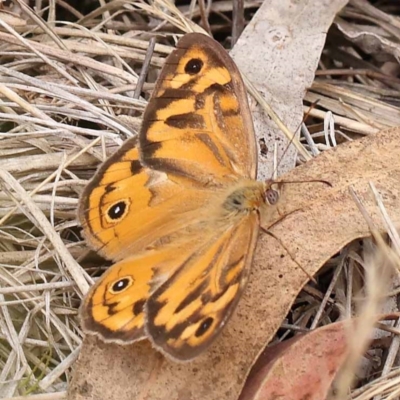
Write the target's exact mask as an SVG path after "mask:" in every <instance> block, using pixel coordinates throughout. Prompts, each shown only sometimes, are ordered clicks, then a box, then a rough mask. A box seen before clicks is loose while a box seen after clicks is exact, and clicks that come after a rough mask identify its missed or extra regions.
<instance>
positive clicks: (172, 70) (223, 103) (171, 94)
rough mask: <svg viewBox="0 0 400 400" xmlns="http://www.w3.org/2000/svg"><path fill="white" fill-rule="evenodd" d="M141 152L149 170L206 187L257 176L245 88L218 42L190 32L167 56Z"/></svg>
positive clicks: (146, 120) (146, 119) (147, 114)
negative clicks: (179, 177)
mask: <svg viewBox="0 0 400 400" xmlns="http://www.w3.org/2000/svg"><path fill="white" fill-rule="evenodd" d="M140 148H141V159H142V161H143V163H144V164H145V165H146V166H148V167H150V168H154V169H156V170H159V171H164V172H167V173H172V174H177V175H181V176H185V177H189V178H190V179H192V180H194V181H198V182H201V183H202V184H211V185H213V184H219V183H220V182H223V181H225V180H230V179H232V178H233V179H235V177H237V176H242V177H249V178H255V174H256V152H255V151H256V150H255V142H254V132H253V123H252V119H251V114H250V111H249V108H248V102H247V97H246V92H245V88H244V84H243V81H242V78H241V76H240V73H239V71H238V69H237V67H236V66H235V64H234V63H233V61H232V60H231V58H230V57H229V56H228V54H227V53H226V51H225V49H224V48H223V47H222V46H220V45H219V44H218V43H216V42H215V41H214V40H212V39H210V38H208V37H206V36H204V35H201V34H198V33H192V34H187V35H185V36H184V37H183V38H182V39H181V40H180V41H179V43H178V45H177V49H176V50H174V51H173V52H172V54H171V55H170V56H169V57H168V58H167V60H166V63H165V66H164V68H163V70H162V72H161V75H160V77H159V79H158V83H157V85H156V87H155V90H154V92H153V95H152V98H151V99H150V102H149V105H148V107H147V109H146V111H145V114H144V117H143V126H142V130H141V133H140Z"/></svg>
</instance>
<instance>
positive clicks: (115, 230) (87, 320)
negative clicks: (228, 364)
mask: <svg viewBox="0 0 400 400" xmlns="http://www.w3.org/2000/svg"><path fill="white" fill-rule="evenodd" d="M255 173H256V157H255V142H254V133H253V125H252V121H251V115H250V111H249V108H248V103H247V98H246V92H245V89H244V85H243V82H242V80H241V77H240V74H239V72H238V70H237V68H236V66H235V65H234V63H233V61H232V60H231V59H230V58H229V56H228V55H227V54H226V52H225V50H224V49H223V48H222V47H221V46H220V45H219V44H217V43H216V42H214V41H213V40H212V39H210V38H208V37H206V36H204V35H201V34H188V35H185V36H184V37H183V38H182V39H181V40H180V41H179V43H178V46H177V49H176V50H175V51H174V52H173V53H171V55H170V56H169V57H168V58H167V60H166V63H165V66H164V68H163V70H162V72H161V75H160V77H159V80H158V83H157V85H156V88H155V90H154V92H153V95H152V97H151V99H150V101H149V105H148V107H147V109H146V111H145V114H144V118H143V126H142V129H141V132H140V135H139V145H138V143H137V141H136V139H130V140H128V141H127V143H125V144H124V146H122V148H121V149H120V150H119V151H118V152H117V153H116V154H114V155H113V156H112V157H111V158H110V159H109V160H107V161H106V162H105V163H104V164H103V166H102V167H101V168H100V169H99V171H98V172H97V174H96V175H95V177H94V178H93V180H92V181H91V183H90V184H89V185H88V187H87V188H86V189H85V191H84V193H83V196H82V199H81V203H80V209H79V217H80V220H81V223H82V226H83V228H84V234H85V237H86V238H87V240H88V242H89V243H90V244H91V246H92V247H93V248H95V249H96V250H98V251H99V252H100V253H101V254H102V255H104V256H105V257H107V258H111V259H113V260H115V261H117V263H116V264H114V265H113V266H112V267H110V269H109V270H108V271H107V272H106V273H105V274H104V275H103V276H102V277H101V278H100V279H99V280H98V282H96V284H95V285H94V287H93V288H92V289H91V291H90V293H89V294H88V296H87V297H86V299H85V301H84V303H83V305H82V308H81V318H82V325H83V328H84V330H85V331H86V332H87V333H92V334H97V335H98V336H100V337H102V338H103V339H104V340H105V341H116V342H119V343H129V342H132V341H135V340H139V339H141V338H143V337H144V335H145V334H147V336H149V338H150V339H151V340H152V342H153V343H154V344H155V346H156V347H158V348H159V349H161V350H162V351H163V352H164V353H166V354H167V355H169V356H171V357H172V358H174V359H178V360H185V359H191V358H193V357H195V356H196V355H198V354H199V353H200V352H201V351H203V350H204V349H205V348H206V347H208V346H209V345H210V344H211V343H212V341H213V340H214V339H215V337H216V336H217V335H218V333H219V332H220V330H221V328H222V327H223V325H224V324H225V322H226V320H227V319H228V318H229V316H230V315H231V313H232V311H233V309H234V307H235V305H236V303H237V301H238V299H239V297H240V294H241V292H242V291H243V288H244V286H245V282H246V279H247V274H248V271H249V266H250V264H251V260H252V257H253V252H254V248H255V244H256V238H257V234H258V226H259V217H258V213H257V212H256V211H254V212H250V213H249V212H245V213H242V214H241V213H237V212H236V209H235V207H237V204H238V203H240V202H241V201H243V196H244V197H246V196H247V195H246V194H245V193H247V192H246V190H247V189H246V190H244V191H243V190H242V189H243V187H244V188H246V185H250V186H251V187H252V188H253V187H254V188H255V189H254V190H253V189H252V190H253V191H254V193H255V192H257V196H258V197H260V196H261V195H260V194H259V192H260V193H261V192H262V190H263V188H264V187H263V184H258V183H255V182H252V181H249V178H254V177H255ZM235 191H236V192H238V193H236V192H235ZM234 192H235V193H234ZM257 196H256V197H257ZM250 197H251V196H250ZM258 200H259V199H258ZM258 200H257V201H258ZM251 201H253V200H251ZM232 204H233V209H232ZM232 210H233V211H232Z"/></svg>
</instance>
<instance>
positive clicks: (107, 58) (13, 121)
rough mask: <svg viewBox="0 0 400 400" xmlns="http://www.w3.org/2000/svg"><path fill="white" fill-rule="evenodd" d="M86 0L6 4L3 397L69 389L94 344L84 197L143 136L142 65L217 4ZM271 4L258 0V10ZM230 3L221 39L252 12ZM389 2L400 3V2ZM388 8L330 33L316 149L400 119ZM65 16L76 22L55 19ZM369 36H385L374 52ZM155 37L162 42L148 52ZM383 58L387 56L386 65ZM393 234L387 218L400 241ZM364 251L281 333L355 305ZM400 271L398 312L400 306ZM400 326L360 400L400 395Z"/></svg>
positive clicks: (328, 269)
mask: <svg viewBox="0 0 400 400" xmlns="http://www.w3.org/2000/svg"><path fill="white" fill-rule="evenodd" d="M39 3H40V2H38V4H39ZM83 3H85V2H82V8H80V9H79V10H76V9H73V8H72V7H71V6H68V5H67V4H66V3H64V2H60V3H59V4H60V5H59V6H58V7H57V8H55V7H54V4H55V3H53V2H50V6H48V7H47V5H46V8H44V9H41V8H40V7H39V8H37V9H36V13H33V12H32V10H31V9H30V8H28V7H27V6H25V3H24V2H23V1H20V0H18V1H15V2H14V3H13V8H12V10H11V9H9V8H8V5H6V6H5V9H1V8H0V187H1V191H0V397H6V398H11V397H14V398H19V397H18V396H22V395H31V398H32V399H43V400H44V399H52V400H53V399H63V398H65V396H66V394H65V393H66V389H67V385H68V382H69V380H70V373H71V366H72V365H73V363H74V361H75V359H76V357H77V355H78V352H79V347H80V344H81V340H82V332H81V330H80V327H79V322H78V320H77V309H78V307H79V304H80V300H81V298H82V294H83V293H85V292H86V290H87V288H88V287H89V284H90V283H91V282H92V278H91V275H93V274H95V273H97V274H98V273H99V268H100V267H103V266H105V265H106V264H105V262H104V261H103V260H101V259H100V258H99V257H98V256H96V255H95V254H93V253H91V252H89V251H88V250H87V247H86V246H85V244H84V243H83V242H82V240H81V237H80V230H79V227H78V226H77V221H76V220H75V215H76V207H77V203H78V197H79V193H80V192H81V190H82V189H83V187H84V186H85V184H86V183H87V180H88V179H89V178H90V177H91V176H92V175H93V173H94V171H95V169H96V168H97V166H98V164H99V163H100V162H101V161H103V160H104V159H105V158H106V156H107V155H109V154H111V153H112V152H114V151H115V150H116V148H117V147H118V146H119V145H120V144H121V143H122V142H123V141H124V140H125V139H126V138H128V137H130V136H132V135H133V134H135V133H136V132H137V129H138V126H139V125H140V115H141V113H142V111H143V109H144V107H145V105H146V101H145V100H144V98H145V97H147V96H148V94H149V92H150V91H151V89H152V87H153V84H152V83H145V82H144V81H143V79H141V78H140V72H141V70H142V65H143V63H146V61H149V63H148V64H149V65H148V66H147V69H148V74H147V75H148V79H147V81H148V82H154V80H155V76H156V73H157V71H158V69H159V67H160V66H161V65H162V63H163V59H164V58H165V56H166V55H167V54H168V53H169V52H170V51H171V48H172V47H170V45H169V44H172V43H173V40H172V39H173V37H175V36H176V33H177V32H182V31H190V30H199V29H200V28H199V27H198V26H197V25H195V24H194V23H192V22H190V21H189V19H190V18H192V19H193V20H194V21H196V22H199V21H201V20H203V21H204V20H205V19H207V15H204V13H205V12H206V11H207V10H206V11H205V10H204V9H202V8H201V7H199V6H198V5H197V3H196V2H190V5H189V2H188V5H186V6H183V7H181V8H180V9H179V10H178V9H177V8H175V7H174V6H172V5H171V4H170V3H169V2H167V1H166V0H157V1H154V2H152V3H151V5H149V4H148V3H146V2H144V1H111V2H108V3H105V2H102V1H100V2H99V3H100V5H101V6H100V7H98V8H95V9H93V10H90V9H87V10H85V7H83ZM199 3H200V2H199ZM259 3H260V2H257V1H253V2H247V3H245V11H246V15H247V16H248V13H250V12H253V11H255V10H256V8H257V6H258V5H259ZM361 3H362V2H361ZM387 3H390V2H387ZM46 4H47V3H46ZM88 4H89V3H88ZM231 7H232V4H231V2H228V1H219V2H217V1H215V2H213V3H211V13H210V18H209V27H210V29H211V30H212V31H213V32H214V33H218V34H219V36H224V35H226V34H228V33H229V32H230V31H231V30H232V28H233V30H234V32H236V33H235V34H236V35H237V31H238V29H239V28H240V26H239V25H238V24H239V22H240V18H238V19H235V18H234V20H233V22H232V21H231V20H230V19H229V18H226V16H230V12H231ZM387 7H388V10H389V11H391V12H393V13H394V11H393V10H394V9H395V8H396V7H397V12H398V11H399V7H398V6H396V3H395V1H393V2H392V4H391V6H387ZM390 7H391V8H390ZM10 10H11V11H13V13H14V14H10V13H9V11H10ZM184 16H185V17H186V18H185V17H184ZM386 17H388V15H387V14H385V15H382V14H380V13H378V12H377V11H376V10H375V11H374V9H372V10H371V9H369V8H365V7H362V4H361V6H360V1H353V2H352V5H351V6H349V7H347V8H346V9H345V10H344V11H343V12H342V14H341V16H340V19H339V18H338V22H339V23H340V24H341V25H339V28H338V27H335V28H334V29H332V31H331V32H330V34H329V36H328V38H329V40H328V44H327V45H326V50H325V51H324V54H323V56H322V59H321V62H320V70H319V71H318V73H317V78H316V80H315V83H314V85H313V87H312V88H311V89H310V91H309V92H308V93H307V96H306V98H305V104H304V107H305V110H307V112H308V113H309V118H308V119H307V121H306V122H307V123H306V124H304V125H303V127H302V133H303V139H302V142H303V143H304V147H305V149H306V150H302V151H304V152H305V153H304V154H306V155H304V154H303V155H304V157H306V158H309V157H310V156H311V155H316V154H318V153H319V152H320V151H323V150H325V149H326V148H329V147H331V146H332V145H336V141H338V142H342V141H345V140H352V139H354V138H357V137H359V136H360V135H367V134H371V133H373V132H376V131H377V130H379V129H381V128H383V127H388V126H395V125H400V108H399V106H398V105H399V100H400V99H399V95H398V89H399V87H400V80H399V79H398V78H397V77H396V71H397V70H398V64H397V62H396V61H395V59H394V57H393V55H394V50H393V48H394V47H397V51H398V48H399V42H400V40H399V39H400V35H399V32H400V29H399V28H400V27H399V26H398V22H397V21H398V20H397V19H393V18H392V19H390V18H386ZM65 19H68V20H69V21H72V22H63V23H60V22H58V23H57V24H55V21H60V20H65ZM371 19H372V20H373V22H371ZM383 22H385V24H383ZM350 28H351V29H353V30H354V29H359V30H361V31H363V32H366V34H365V38H364V43H361V44H360V42H358V44H357V45H356V44H354V43H353V42H352V41H345V40H348V39H349V35H347V34H346V33H343V32H344V31H346V29H347V30H348V31H350ZM370 32H372V33H373V34H376V35H378V36H379V35H380V36H379V37H382V38H384V39H385V41H386V42H385V43H384V44H382V45H381V47H380V48H379V54H378V51H376V52H375V53H374V52H373V53H372V55H371V56H368V61H366V59H367V57H366V55H365V51H366V50H365V48H366V47H368V45H369V44H370V40H372V39H370V37H369V36H368V33H370ZM346 36H347V39H346ZM153 37H156V38H157V44H155V47H154V52H153V54H149V53H148V51H147V49H148V42H149V40H150V39H151V38H153ZM361 42H362V40H361ZM387 42H390V43H392V44H393V46H390V45H389V44H390V43H389V44H388V43H387ZM337 43H341V46H340V48H339V47H338V45H337ZM362 49H364V51H363V50H362ZM391 52H392V53H391ZM378 55H379V57H378ZM150 56H151V58H150ZM384 56H385V57H386V60H387V61H385V62H382V61H380V60H382V57H384ZM146 72H147V71H146ZM142 76H145V75H144V74H142ZM138 81H139V84H140V85H142V87H141V91H138V90H137V89H136V88H137V84H138ZM135 89H136V91H135ZM140 92H141V94H142V97H140V96H139V93H140ZM316 100H318V101H319V102H318V104H317V105H316V106H315V107H314V108H312V109H311V111H310V109H309V105H310V104H311V103H312V102H314V101H316ZM332 115H334V121H335V124H336V125H335V126H333V125H332V123H331V122H332V120H331V116H332ZM288 134H289V135H290V132H289V133H288ZM394 231H395V230H394V229H393V227H390V225H388V232H390V233H391V239H392V241H393V243H398V241H397V240H398V239H396V238H395V236H394V233H393V232H394ZM394 247H395V250H396V251H397V252H398V249H399V246H398V245H397V244H396V246H394ZM364 248H365V243H360V242H357V243H353V244H351V245H349V246H348V247H347V248H345V249H344V250H343V251H342V252H341V254H339V255H338V256H337V257H336V258H334V259H332V260H331V261H330V263H328V264H327V265H326V266H325V267H324V268H323V269H322V270H321V272H320V274H319V275H318V277H317V280H318V282H319V284H318V285H309V286H307V287H306V288H305V290H304V291H303V293H302V294H301V295H300V296H299V299H298V302H297V303H296V304H295V305H294V307H293V310H292V312H291V314H290V316H289V318H292V320H288V323H287V324H284V325H283V328H282V329H283V330H284V331H285V332H284V331H283V330H282V331H281V332H280V334H279V338H280V340H282V339H283V338H285V337H286V336H287V335H288V334H292V333H293V332H295V331H298V330H300V331H301V330H308V329H310V328H315V327H317V326H319V325H321V324H326V323H329V322H331V321H334V320H335V319H337V318H339V316H340V317H342V316H351V315H354V314H355V311H354V302H355V300H354V296H355V295H356V293H358V292H359V291H360V290H361V291H362V290H363V287H364V272H363V271H362V270H361V269H360V268H359V265H360V264H362V263H361V262H359V261H360V260H359V257H360V254H361V253H362V251H363V249H364ZM396 279H397V278H396ZM396 279H393V280H392V281H391V282H392V283H391V285H392V287H391V288H390V294H389V297H388V299H389V300H386V302H385V304H386V306H387V308H389V309H387V310H386V312H392V311H397V310H394V309H393V307H394V304H395V299H397V296H398V290H397V285H398V283H397V280H396ZM332 294H334V295H335V300H333V297H332ZM300 302H301V303H302V304H303V305H302V306H301V307H300V308H299V307H298V304H299V303H300ZM399 327H400V326H399V324H398V323H397V325H395V328H396V331H395V332H396V333H393V334H386V336H385V342H384V344H383V345H382V349H383V350H382V351H380V352H379V351H375V353H374V354H378V356H377V357H380V360H381V362H382V364H383V365H384V367H383V369H379V368H375V366H374V365H373V363H372V362H370V363H369V365H368V366H367V367H366V368H365V370H368V372H366V373H365V374H364V376H363V377H362V379H360V380H359V381H358V383H357V384H358V386H359V388H358V389H355V391H354V393H353V398H354V399H358V400H361V399H367V398H372V396H374V395H376V394H382V395H383V397H382V398H385V399H389V398H395V397H390V396H395V393H397V392H398V386H399V380H400V372H399V370H398V369H397V368H396V367H397V366H398V362H396V355H397V352H398V346H399V336H398V330H399ZM286 328H288V329H286ZM289 328H290V329H289ZM283 332H284V333H283ZM382 343H383V340H382ZM385 346H386V347H385ZM376 374H379V375H376ZM370 376H373V377H374V380H373V381H371V379H370V378H369V377H370ZM396 391H397V392H396ZM396 395H397V394H396ZM368 396H369V397H368Z"/></svg>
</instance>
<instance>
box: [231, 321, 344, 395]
mask: <svg viewBox="0 0 400 400" xmlns="http://www.w3.org/2000/svg"><path fill="white" fill-rule="evenodd" d="M346 325H348V321H342V322H338V323H335V324H331V325H327V326H324V327H322V328H319V329H316V330H314V331H311V332H309V333H307V334H301V335H298V336H296V337H294V338H293V339H290V340H287V341H285V342H282V343H279V344H276V345H274V346H271V347H267V348H266V349H265V351H264V352H263V353H262V354H261V355H260V357H259V359H258V360H257V363H256V364H255V365H254V367H253V369H252V371H251V373H250V375H249V379H248V380H247V382H246V385H245V387H244V388H243V391H242V393H241V395H240V397H239V400H273V399H285V400H301V399H307V400H321V399H325V398H326V396H327V394H328V392H329V389H330V387H331V384H332V381H333V379H334V377H335V375H336V373H337V371H338V370H339V368H340V367H341V365H342V363H343V361H344V360H345V358H346V354H347V350H348V336H347V335H348V327H346Z"/></svg>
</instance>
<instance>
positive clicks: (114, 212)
mask: <svg viewBox="0 0 400 400" xmlns="http://www.w3.org/2000/svg"><path fill="white" fill-rule="evenodd" d="M129 204H130V203H129V201H128V200H119V201H117V202H116V203H114V204H113V205H111V206H110V207H109V209H108V210H107V214H106V215H107V217H108V218H107V219H108V222H110V223H115V222H119V221H120V220H121V219H122V218H124V217H125V215H126V214H127V213H128V210H129Z"/></svg>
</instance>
